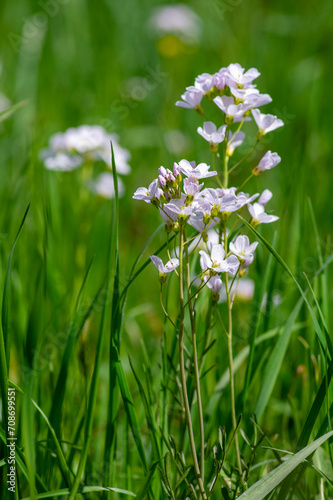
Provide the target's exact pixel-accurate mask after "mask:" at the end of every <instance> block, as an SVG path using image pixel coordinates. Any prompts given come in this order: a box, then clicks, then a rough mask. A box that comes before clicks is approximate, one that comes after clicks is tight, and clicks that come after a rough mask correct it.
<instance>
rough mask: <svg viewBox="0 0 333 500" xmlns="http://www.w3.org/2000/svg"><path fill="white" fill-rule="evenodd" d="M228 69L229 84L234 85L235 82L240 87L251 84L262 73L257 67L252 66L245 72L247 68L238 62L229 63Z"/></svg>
mask: <svg viewBox="0 0 333 500" xmlns="http://www.w3.org/2000/svg"><path fill="white" fill-rule="evenodd" d="M228 71H229V85H232V84H233V83H234V84H235V85H237V86H238V87H240V88H243V87H244V86H248V85H250V84H251V83H252V82H253V80H255V79H256V78H258V76H260V73H259V71H258V70H257V69H256V68H251V69H249V70H247V71H246V72H245V73H244V71H245V69H244V68H242V67H241V65H240V64H238V63H235V64H229V66H228Z"/></svg>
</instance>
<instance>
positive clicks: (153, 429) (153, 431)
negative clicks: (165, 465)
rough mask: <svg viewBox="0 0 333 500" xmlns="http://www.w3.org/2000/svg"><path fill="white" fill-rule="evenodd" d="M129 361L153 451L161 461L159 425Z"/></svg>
mask: <svg viewBox="0 0 333 500" xmlns="http://www.w3.org/2000/svg"><path fill="white" fill-rule="evenodd" d="M128 359H129V362H130V366H131V369H132V372H133V375H134V378H135V381H136V383H137V385H138V388H139V392H140V396H141V400H142V403H143V407H144V410H145V414H146V421H147V426H148V429H149V433H150V436H151V442H152V448H153V451H154V455H155V458H156V459H159V458H160V447H159V443H158V439H157V424H156V421H155V417H154V415H153V413H152V411H151V407H150V404H149V402H148V399H147V396H146V393H145V390H144V388H143V385H142V383H141V380H140V378H139V377H138V375H137V373H136V371H135V369H134V366H133V363H132V360H131V358H130V356H128Z"/></svg>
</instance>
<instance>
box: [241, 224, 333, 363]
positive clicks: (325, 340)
mask: <svg viewBox="0 0 333 500" xmlns="http://www.w3.org/2000/svg"><path fill="white" fill-rule="evenodd" d="M238 217H239V218H240V219H241V220H242V221H243V222H244V223H245V224H246V226H247V227H248V228H249V229H250V230H251V231H252V232H253V234H255V235H256V237H257V238H258V239H259V240H260V241H262V242H263V244H264V245H265V246H266V248H267V249H268V250H269V251H270V252H271V253H272V254H273V255H274V257H275V258H276V260H277V261H278V262H279V264H281V266H282V267H283V269H284V270H285V271H286V272H287V273H288V274H289V276H290V277H291V278H292V280H293V281H294V283H295V284H296V286H297V288H298V290H299V291H300V293H301V295H302V297H303V299H304V302H305V303H306V305H307V307H308V310H309V313H310V316H311V319H312V322H313V324H314V327H315V330H316V333H317V336H318V339H319V342H320V343H321V345H322V348H323V349H324V351H326V344H327V345H328V348H329V353H330V357H332V355H333V350H332V344H331V341H330V339H329V336H328V332H326V331H325V334H324V333H323V331H322V329H321V328H320V325H319V323H318V320H317V318H316V315H315V312H314V310H313V309H312V307H311V304H310V302H309V301H308V299H307V297H306V295H305V293H304V291H303V288H302V287H301V285H300V284H299V283H298V281H297V280H296V278H295V276H294V275H293V273H292V272H291V270H290V269H289V267H288V266H287V264H286V263H285V262H284V260H283V259H282V257H281V256H280V255H279V254H278V253H277V252H276V250H274V248H273V247H272V246H271V245H270V244H269V243H268V241H267V240H265V238H264V237H263V236H261V234H259V233H258V231H256V230H255V229H254V228H253V227H252V226H251V224H249V223H248V222H247V221H246V220H245V219H243V217H241V216H240V215H238Z"/></svg>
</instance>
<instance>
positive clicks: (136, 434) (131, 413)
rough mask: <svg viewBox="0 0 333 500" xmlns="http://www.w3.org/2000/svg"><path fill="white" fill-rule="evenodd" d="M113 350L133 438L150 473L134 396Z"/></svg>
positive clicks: (117, 356) (144, 465)
mask: <svg viewBox="0 0 333 500" xmlns="http://www.w3.org/2000/svg"><path fill="white" fill-rule="evenodd" d="M113 349H114V351H115V352H114V357H115V358H116V359H117V362H116V372H117V378H118V383H119V387H120V392H121V396H122V400H123V403H124V407H125V411H126V414H127V418H128V423H129V425H130V427H131V431H132V434H133V438H134V441H135V444H136V447H137V449H138V452H139V455H140V459H141V462H142V465H143V467H144V470H145V472H146V473H148V464H147V458H146V454H145V450H144V446H143V443H142V439H141V432H140V429H139V426H138V421H137V418H136V412H135V408H134V403H133V400H132V396H131V393H130V390H129V387H128V384H127V380H126V377H125V373H124V370H123V367H122V364H121V360H120V358H119V353H118V350H117V348H116V347H115V346H114V347H113Z"/></svg>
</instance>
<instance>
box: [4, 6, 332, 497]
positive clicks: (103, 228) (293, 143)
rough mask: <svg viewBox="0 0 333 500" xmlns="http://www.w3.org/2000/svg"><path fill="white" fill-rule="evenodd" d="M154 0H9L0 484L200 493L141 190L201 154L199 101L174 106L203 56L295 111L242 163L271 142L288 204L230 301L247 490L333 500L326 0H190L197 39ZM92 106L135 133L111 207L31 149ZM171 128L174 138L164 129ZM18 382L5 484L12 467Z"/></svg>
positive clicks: (29, 489) (122, 130)
mask: <svg viewBox="0 0 333 500" xmlns="http://www.w3.org/2000/svg"><path fill="white" fill-rule="evenodd" d="M167 3H170V2H167ZM158 4H161V2H158V3H157V2H153V1H152V0H146V1H143V2H135V1H134V0H124V1H122V2H112V1H111V0H105V1H102V2H97V3H96V2H88V1H87V0H68V1H67V2H65V1H61V2H60V1H57V0H51V1H45V2H35V1H33V0H18V1H15V2H10V1H9V0H3V1H2V2H1V3H0V16H1V20H0V22H1V30H0V33H1V37H0V48H1V50H0V92H1V93H3V94H5V95H7V97H9V99H10V100H11V102H12V104H13V106H12V107H11V108H10V109H8V110H6V111H4V112H0V153H1V154H0V158H1V160H0V161H1V168H0V190H1V202H2V210H1V214H0V282H1V295H0V302H1V304H2V305H1V325H0V361H1V366H0V387H1V403H2V404H1V412H2V414H1V426H0V442H1V445H0V498H1V499H2V498H3V499H4V500H5V499H7V498H16V499H19V498H22V499H26V500H27V499H28V498H29V499H35V498H57V497H61V496H64V497H68V496H69V495H70V492H72V498H93V499H94V498H96V499H97V498H105V499H106V498H107V499H118V498H119V499H122V498H131V497H134V496H135V495H137V498H148V499H149V498H150V499H152V500H153V499H154V500H159V499H166V498H168V496H169V495H171V496H172V495H173V497H174V498H176V499H178V498H179V499H182V498H183V499H184V500H185V498H197V497H196V496H195V495H197V493H194V492H193V489H192V488H191V485H192V484H195V478H194V470H193V463H192V459H191V453H190V445H189V442H188V437H187V434H186V432H185V425H184V416H183V414H182V411H181V408H182V405H181V404H180V403H181V401H180V393H179V367H178V346H177V338H176V336H175V335H174V329H173V327H172V325H171V324H170V322H168V320H165V319H164V315H163V311H162V309H161V305H160V297H159V291H160V288H159V283H158V280H157V272H156V269H155V268H152V267H153V266H152V265H151V263H150V259H149V256H150V255H152V254H155V255H157V254H158V253H159V252H163V251H164V250H165V233H164V231H163V226H161V227H160V228H159V229H158V230H156V231H155V229H156V227H157V226H158V224H160V221H159V219H158V215H157V213H155V211H152V210H149V208H150V207H148V206H146V205H145V204H139V203H138V202H134V201H133V200H132V199H131V196H132V193H133V192H134V190H135V189H136V188H137V187H138V186H144V185H147V184H148V182H149V181H150V180H151V179H152V178H153V176H154V175H155V172H156V168H158V167H159V166H160V165H164V166H166V167H171V166H172V163H173V161H177V160H180V159H181V158H187V159H189V160H192V159H196V160H197V161H206V162H208V163H209V158H207V147H206V146H207V145H206V143H205V141H204V140H203V139H202V138H201V137H200V136H199V135H198V134H196V132H195V130H196V128H197V127H198V126H199V125H201V124H202V120H201V118H200V117H198V116H196V115H195V113H192V112H189V113H187V112H184V111H183V110H181V109H178V108H176V107H175V106H174V102H175V101H176V100H178V99H179V97H180V94H181V93H182V92H183V90H184V88H185V86H186V85H189V84H191V83H192V81H193V79H194V77H195V76H196V75H197V74H199V73H201V72H203V71H209V72H210V71H211V72H215V71H216V70H217V69H218V68H219V67H221V66H226V65H228V64H229V63H231V62H240V63H241V64H242V66H244V67H246V68H249V67H252V66H255V67H257V68H258V69H259V71H260V72H261V73H262V76H261V77H260V89H261V91H262V92H268V93H269V94H270V95H272V97H273V99H274V100H273V104H272V105H271V106H272V107H271V108H270V109H269V110H268V109H267V111H266V110H264V111H265V112H273V113H274V114H276V115H278V117H279V118H281V119H282V120H283V121H284V122H285V127H283V129H280V130H279V131H277V132H276V134H274V141H273V137H272V143H271V142H270V137H269V136H268V137H267V139H266V142H264V148H263V149H261V150H260V149H259V150H258V151H257V153H254V154H253V155H252V156H250V159H249V160H248V161H246V162H244V168H245V169H246V168H248V170H249V173H250V171H251V168H252V167H253V166H254V164H255V161H256V160H257V159H259V158H261V156H262V155H263V153H264V152H265V150H267V149H272V150H273V151H278V153H279V155H280V156H281V158H282V162H281V164H280V165H278V166H277V167H276V168H275V169H274V170H273V171H271V172H270V173H269V175H267V176H265V177H264V175H265V174H262V175H261V176H259V177H256V178H254V179H252V180H251V184H249V190H251V192H262V190H263V189H264V188H266V187H268V188H270V189H271V190H272V191H273V192H274V198H273V200H272V202H271V205H272V209H273V210H274V213H275V214H277V215H279V216H280V220H279V222H278V223H277V224H276V225H274V227H273V225H272V227H265V228H262V227H260V228H259V230H258V233H259V235H257V238H258V239H261V242H260V244H259V246H258V249H257V252H256V258H255V261H254V263H253V265H252V268H251V270H250V274H249V277H250V278H251V279H253V280H254V282H255V291H254V300H253V301H251V302H250V301H244V300H241V299H238V300H236V302H235V305H234V346H233V347H234V374H235V383H236V387H235V389H236V396H237V398H236V412H237V416H238V417H240V415H242V419H241V421H240V424H239V428H240V429H241V431H242V432H240V430H239V431H238V439H239V443H240V449H241V454H242V459H243V465H244V469H245V470H246V474H247V476H248V477H247V481H248V486H249V489H248V490H247V491H245V492H244V493H243V498H259V495H261V496H260V498H264V496H262V495H268V496H267V498H279V499H280V500H282V499H284V498H290V499H291V498H297V499H308V498H316V499H329V498H333V488H332V481H333V469H332V463H333V461H332V458H333V454H332V451H333V450H332V443H331V439H329V438H330V434H329V432H330V431H331V430H332V424H331V422H332V411H333V410H332V402H333V401H332V395H333V393H332V387H331V385H330V382H331V378H332V375H333V362H332V343H331V338H332V335H331V326H332V310H331V309H332V308H331V303H332V299H333V297H332V285H331V284H332V254H333V245H332V240H331V235H330V233H331V229H332V213H333V211H332V200H331V191H332V187H333V184H332V173H331V172H332V170H331V157H332V154H331V153H332V141H331V120H332V111H333V105H332V100H331V99H330V94H331V86H332V78H333V72H332V65H331V64H330V61H331V60H332V58H333V54H332V45H331V44H330V43H329V40H330V37H331V32H332V29H333V25H332V24H333V17H332V5H331V2H329V1H328V0H325V1H324V2H321V3H320V5H319V4H318V5H315V4H314V3H313V2H309V1H305V2H301V1H296V2H293V3H290V2H287V1H285V0H279V1H278V2H276V3H274V4H273V3H267V2H263V1H259V0H255V1H254V2H251V3H250V2H245V1H240V2H231V1H230V2H229V1H228V0H226V1H224V0H223V1H220V0H212V1H208V2H202V1H201V2H200V1H199V0H197V1H194V0H193V1H192V2H188V4H189V5H191V7H192V8H193V9H194V10H195V11H196V12H197V13H198V14H199V16H200V18H201V20H202V25H203V33H202V38H201V40H200V42H199V43H198V44H197V45H193V46H191V47H188V46H186V44H184V43H183V42H181V41H179V40H178V39H177V38H175V37H169V38H168V39H164V40H157V39H156V37H155V36H154V35H153V34H152V33H151V32H150V30H149V29H148V27H147V22H148V18H149V14H150V12H151V9H152V8H153V7H154V6H156V5H158ZM133 78H145V79H146V80H149V83H153V85H150V87H149V90H147V91H145V92H143V93H142V92H141V94H140V97H139V99H135V98H132V97H130V89H131V88H132V89H133V88H134V87H135V86H138V85H139V87H140V85H141V84H140V80H136V81H135V82H134V81H133V80H131V79H133ZM144 88H145V87H144ZM137 95H139V94H137ZM83 123H88V124H100V125H102V126H104V127H105V128H106V129H107V130H108V131H109V132H116V133H117V134H118V135H119V140H120V143H121V144H122V145H123V146H124V147H126V148H128V149H129V150H130V151H131V154H132V160H131V166H132V173H131V174H130V175H129V176H127V177H123V179H124V183H125V186H126V193H125V196H124V197H123V198H120V199H119V208H117V206H118V203H117V202H115V201H114V200H110V201H106V200H102V199H99V198H98V197H95V196H93V195H92V194H90V193H89V192H88V191H87V190H86V188H85V187H84V182H85V180H84V179H83V177H84V173H83V171H82V170H80V169H79V170H77V171H74V172H72V173H68V174H67V173H64V174H61V173H55V172H47V171H45V170H44V168H43V166H42V163H41V162H40V160H39V159H38V152H39V150H40V149H41V148H42V147H45V146H46V144H47V142H48V139H49V137H50V136H51V135H52V134H54V133H55V132H58V131H64V130H65V129H67V128H68V127H70V126H78V125H81V124H83ZM170 130H178V131H181V132H182V133H183V134H184V137H182V138H181V139H179V134H178V136H177V137H178V139H177V140H176V142H175V141H173V143H172V144H171V146H170V135H168V131H170ZM253 130H254V129H253ZM236 154H237V153H235V158H236ZM110 155H111V146H110ZM236 159H237V158H236ZM239 179H240V177H238V176H237V175H235V176H234V177H233V183H235V185H237V183H238V181H239ZM29 205H30V208H29V210H28V212H26V211H27V207H28V206H29ZM22 222H23V225H22ZM244 223H245V222H244ZM117 225H118V226H117ZM250 231H251V229H250V228H249V235H250V234H251V232H250ZM18 233H19V234H18ZM275 233H276V234H275ZM274 234H275V235H274ZM152 235H153V236H152ZM17 236H18V237H17ZM16 237H17V239H16ZM110 237H111V243H110ZM150 237H151V238H150ZM149 238H150V239H149ZM14 242H15V243H14ZM171 244H172V243H171ZM141 252H142V253H141ZM138 256H140V258H139V259H138V261H137V262H135V261H136V259H137V257H138ZM134 263H135V266H134V267H133V265H134ZM175 296H176V281H175V280H171V281H170V283H169V287H168V291H167V293H166V295H164V297H163V300H164V305H165V306H166V308H167V310H168V312H169V313H170V315H171V316H172V317H173V318H174V315H175V312H176V311H177V304H176V303H175ZM208 303H209V300H208V294H207V296H205V295H204V296H203V299H202V300H201V301H198V303H197V310H196V316H197V323H198V332H197V336H198V351H199V352H198V354H199V366H200V374H201V386H202V398H203V408H204V422H205V435H206V452H205V470H206V480H207V482H208V481H209V480H211V481H213V479H214V477H215V474H216V473H217V472H219V474H218V476H217V486H216V488H215V489H214V492H213V495H212V496H211V498H212V499H221V498H223V499H228V498H229V499H231V498H234V496H233V494H232V493H230V490H235V485H236V484H237V483H238V482H239V477H238V475H237V471H236V470H235V463H236V462H235V450H234V442H233V435H232V421H231V413H230V406H229V385H230V377H229V373H228V366H227V340H226V336H225V333H224V331H223V329H222V328H221V326H220V323H219V320H218V318H217V317H215V316H214V317H213V319H212V320H211V321H210V320H209V315H207V306H208ZM185 326H186V325H185ZM187 326H188V325H187ZM185 355H186V369H187V372H188V373H189V374H190V376H189V378H188V393H189V399H190V404H191V408H192V418H193V422H194V432H195V434H196V436H195V437H196V441H197V443H198V442H199V427H198V425H197V422H198V415H197V409H196V398H195V390H194V379H192V377H191V374H193V365H192V361H191V360H192V352H191V351H189V352H187V353H186V354H185ZM8 387H15V388H16V436H17V438H18V440H17V449H16V470H17V490H16V493H15V494H9V493H8V491H7V484H6V473H7V466H6V453H7V452H6V446H5V445H6V427H7V425H6V422H7V414H6V409H7V405H6V393H7V388H8ZM318 440H319V441H318ZM319 445H320V447H319V448H318V449H317V451H315V449H316V448H317V446H319ZM290 453H291V454H292V455H289V454H290ZM305 458H306V460H307V461H306V462H304V461H303V460H304V459H305ZM80 464H81V465H80ZM287 474H288V475H287ZM256 482H258V484H257V485H256V486H255V483H256ZM73 485H75V488H77V493H76V494H74V493H73ZM262 485H264V486H262ZM256 487H257V488H258V490H257V493H256V489H255V488H256ZM259 488H260V490H259ZM253 491H254V493H252V492H253ZM259 491H260V494H259V493H258V492H259ZM73 495H75V496H73ZM251 495H252V496H251ZM269 495H270V496H269ZM288 495H289V497H288ZM240 498H241V497H240Z"/></svg>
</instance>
